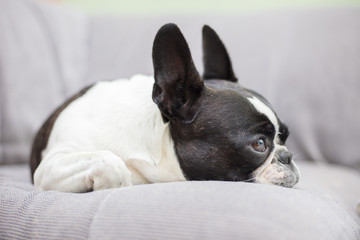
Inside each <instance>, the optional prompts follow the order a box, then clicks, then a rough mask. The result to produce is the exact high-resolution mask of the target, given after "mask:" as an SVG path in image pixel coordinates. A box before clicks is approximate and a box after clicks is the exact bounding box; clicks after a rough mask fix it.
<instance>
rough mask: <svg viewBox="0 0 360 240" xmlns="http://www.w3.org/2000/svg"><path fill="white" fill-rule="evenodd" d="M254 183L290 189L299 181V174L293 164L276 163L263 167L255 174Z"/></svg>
mask: <svg viewBox="0 0 360 240" xmlns="http://www.w3.org/2000/svg"><path fill="white" fill-rule="evenodd" d="M253 179H254V182H256V183H264V184H273V185H279V186H282V187H288V188H292V187H294V186H295V185H296V184H297V183H298V182H299V179H300V173H299V170H298V168H297V167H296V165H295V163H294V162H292V163H290V164H282V163H280V162H278V161H276V162H275V163H270V164H268V165H267V166H264V168H263V170H262V171H261V172H255V173H254V176H253Z"/></svg>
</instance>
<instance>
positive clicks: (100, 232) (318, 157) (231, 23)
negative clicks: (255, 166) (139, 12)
mask: <svg viewBox="0 0 360 240" xmlns="http://www.w3.org/2000/svg"><path fill="white" fill-rule="evenodd" d="M168 22H174V23H177V24H178V25H179V27H180V28H181V29H182V31H183V33H184V35H185V38H186V39H187V41H188V43H189V46H190V49H191V50H192V54H193V58H194V61H195V64H196V66H197V68H198V70H199V72H200V73H201V72H202V65H201V64H202V63H201V57H202V56H201V54H202V53H201V40H200V39H201V27H202V25H203V24H208V25H210V26H211V27H212V28H214V29H215V30H216V31H217V33H218V34H219V35H220V37H221V38H222V40H223V41H224V43H225V45H226V46H227V49H228V51H229V53H230V56H231V58H232V61H233V67H234V71H235V73H236V75H237V77H238V79H239V83H240V84H242V85H244V86H246V87H249V88H252V89H255V90H256V91H258V92H260V93H262V94H263V95H264V96H265V97H266V98H267V99H268V100H269V101H270V102H271V103H272V105H273V107H274V108H275V109H276V111H277V113H278V115H279V116H280V118H281V119H282V120H284V121H285V122H286V123H287V125H288V126H289V128H290V131H291V134H290V138H289V140H288V148H289V149H291V150H292V152H293V153H294V156H295V162H296V163H297V165H298V166H299V169H300V172H301V179H300V182H299V183H298V184H297V185H296V186H295V187H294V188H291V189H290V188H283V187H278V186H272V185H263V184H255V183H244V182H220V181H191V182H172V183H157V184H148V185H138V186H133V187H124V188H119V189H109V190H103V191H95V192H90V193H83V194H72V193H61V192H57V191H47V192H40V191H37V190H36V189H35V188H34V186H33V184H32V182H31V177H30V168H29V164H28V161H29V160H28V159H29V154H30V147H31V142H32V139H33V137H34V134H35V132H36V131H37V129H38V128H39V127H40V126H41V124H42V123H43V121H44V120H45V119H46V118H47V116H48V115H49V114H50V113H51V111H52V110H53V109H54V108H55V107H56V106H58V105H59V104H61V103H62V102H63V101H64V100H65V99H66V98H68V97H70V96H71V95H72V94H74V93H76V92H77V91H79V90H80V89H81V88H82V87H84V86H86V85H88V84H91V83H94V82H96V81H99V80H107V79H114V78H127V77H130V76H132V75H133V74H137V73H143V74H148V75H151V74H152V73H153V69H152V62H151V47H152V41H153V38H154V36H155V34H156V31H157V30H158V29H159V28H160V27H161V26H162V25H163V24H164V23H168ZM359 92H360V7H359V6H358V7H356V6H352V7H349V6H338V7H317V8H308V9H305V8H302V9H281V10H271V11H270V10H269V11H253V12H242V13H239V14H230V15H227V14H220V13H219V14H214V15H206V14H199V15H177V16H167V15H166V14H165V15H162V16H147V17H145V16H139V17H135V16H133V17H131V16H116V15H96V14H88V13H83V12H81V11H79V10H75V9H72V8H71V7H69V6H65V5H61V4H54V3H48V2H42V1H37V0H0V239H284V240H285V239H296V240H297V239H326V240H332V239H339V240H344V239H348V240H351V239H354V240H356V239H360V205H359V203H360V147H359V144H360V125H359V123H360V110H359V106H360V94H359Z"/></svg>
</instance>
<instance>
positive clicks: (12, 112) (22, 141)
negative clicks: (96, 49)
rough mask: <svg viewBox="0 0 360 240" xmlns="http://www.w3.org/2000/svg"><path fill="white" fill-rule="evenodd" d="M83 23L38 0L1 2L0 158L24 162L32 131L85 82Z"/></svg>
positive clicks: (76, 15)
mask: <svg viewBox="0 0 360 240" xmlns="http://www.w3.org/2000/svg"><path fill="white" fill-rule="evenodd" d="M87 23H88V22H87V17H86V16H85V15H84V14H81V13H79V12H76V11H73V10H71V9H66V8H61V7H58V6H54V5H53V4H48V3H46V2H43V1H41V2H40V1H32V0H30V1H28V0H15V1H13V0H2V1H1V7H0V128H1V129H0V163H16V162H25V161H27V160H28V156H29V153H30V144H31V141H32V138H33V137H34V134H35V131H36V130H37V129H38V128H39V127H40V125H41V124H42V122H43V121H44V120H45V118H47V117H48V115H49V114H50V113H51V111H53V110H54V108H55V106H57V105H59V104H60V103H62V102H63V101H64V99H65V98H67V97H69V96H70V95H72V94H74V93H75V92H76V91H78V90H79V88H81V87H82V86H83V85H85V83H84V79H85V76H86V74H87V71H88V55H87V54H88V53H89V51H88V48H89V43H88V42H89V40H88V33H87V31H88V28H87Z"/></svg>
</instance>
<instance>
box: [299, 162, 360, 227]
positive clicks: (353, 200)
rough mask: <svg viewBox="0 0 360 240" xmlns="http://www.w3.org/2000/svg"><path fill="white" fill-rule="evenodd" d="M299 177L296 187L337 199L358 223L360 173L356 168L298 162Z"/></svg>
mask: <svg viewBox="0 0 360 240" xmlns="http://www.w3.org/2000/svg"><path fill="white" fill-rule="evenodd" d="M298 166H299V168H300V170H301V178H300V181H299V183H298V184H297V185H296V186H295V188H297V189H301V190H306V191H308V192H311V193H315V194H319V195H322V196H324V197H326V198H329V199H333V200H336V201H338V202H339V203H340V204H341V205H342V206H343V207H344V208H345V209H346V210H347V211H348V212H349V213H350V214H351V215H352V216H353V217H354V218H355V219H357V221H358V222H359V224H360V213H357V210H356V208H357V205H358V204H359V203H360V174H359V172H358V171H357V170H354V169H350V168H345V167H340V166H334V165H330V164H317V163H307V162H299V163H298Z"/></svg>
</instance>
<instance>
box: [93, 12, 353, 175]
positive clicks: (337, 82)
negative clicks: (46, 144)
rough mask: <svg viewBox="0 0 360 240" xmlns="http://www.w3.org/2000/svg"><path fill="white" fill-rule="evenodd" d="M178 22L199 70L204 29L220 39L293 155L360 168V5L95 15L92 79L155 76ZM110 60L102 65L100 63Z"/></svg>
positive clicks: (247, 85)
mask: <svg viewBox="0 0 360 240" xmlns="http://www.w3.org/2000/svg"><path fill="white" fill-rule="evenodd" d="M166 22H175V23H177V24H178V25H179V27H180V28H181V30H182V31H183V33H184V35H185V37H186V39H187V40H188V42H189V45H190V49H191V50H192V54H193V58H194V61H195V63H196V65H197V67H198V70H199V71H200V72H202V63H201V59H202V57H201V27H202V25H203V24H209V25H210V26H212V27H213V28H214V29H215V30H216V31H217V32H218V34H219V35H220V37H221V38H222V39H223V41H224V43H225V45H226V47H227V49H228V51H229V54H230V56H231V58H232V60H233V67H234V71H235V73H236V74H237V76H238V78H239V82H240V84H242V85H244V86H246V87H249V88H252V89H255V90H257V91H258V92H260V93H262V94H263V95H264V96H265V97H266V98H268V100H269V101H270V103H271V104H272V105H273V106H274V108H275V110H276V111H277V113H278V115H279V116H280V118H281V119H282V120H283V121H284V122H286V123H287V124H288V125H289V127H290V132H291V135H290V139H289V144H288V145H289V148H290V149H293V150H294V152H295V156H296V157H297V158H300V159H308V160H313V161H317V162H332V163H339V164H345V165H348V166H352V167H356V168H357V169H359V170H360V148H359V147H358V143H359V139H360V128H359V127H358V123H359V122H360V111H359V109H358V107H359V106H360V95H359V89H360V67H359V66H360V44H359V42H360V8H327V9H307V10H304V9H302V10H289V11H274V12H264V13H251V14H241V15H238V16H208V17H206V16H199V15H198V16H186V17H156V18H133V19H132V18H125V17H116V18H115V17H104V16H101V17H92V18H91V26H92V27H91V29H92V31H91V33H92V36H91V39H92V44H91V46H92V48H91V52H92V54H91V56H92V58H91V61H90V66H91V67H90V74H89V76H90V77H91V78H92V79H93V80H98V79H111V78H116V77H118V76H131V75H133V74H135V73H138V72H139V71H140V70H139V69H141V70H142V72H143V73H149V74H151V73H152V65H151V64H152V63H151V61H150V60H151V45H152V41H153V38H154V35H155V33H156V31H157V29H158V28H159V27H160V26H161V25H162V24H164V23H166ZM104 62H106V63H107V64H106V66H105V64H103V63H104Z"/></svg>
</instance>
